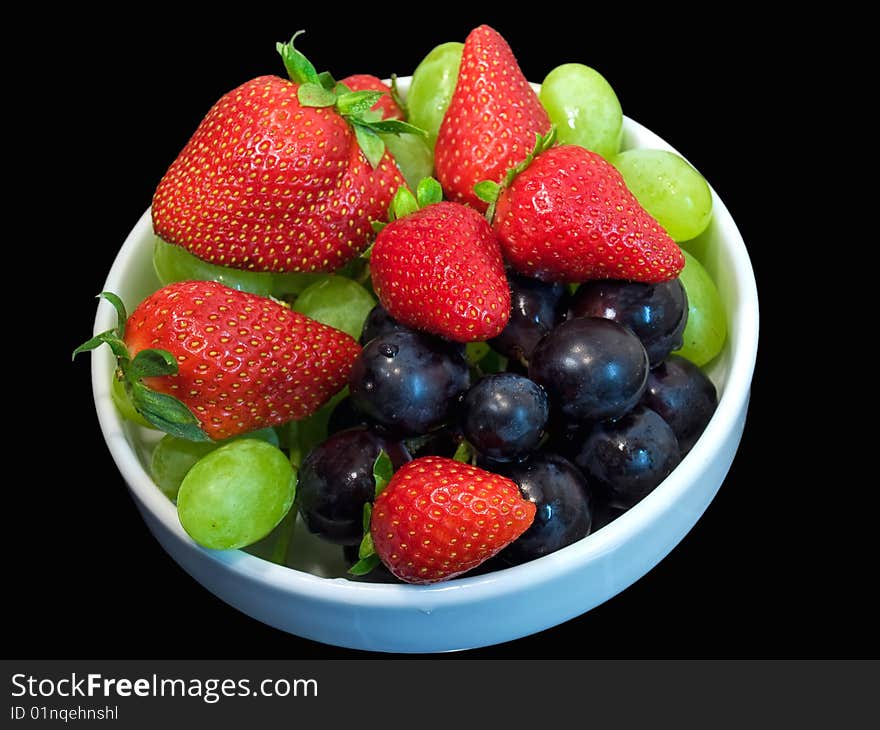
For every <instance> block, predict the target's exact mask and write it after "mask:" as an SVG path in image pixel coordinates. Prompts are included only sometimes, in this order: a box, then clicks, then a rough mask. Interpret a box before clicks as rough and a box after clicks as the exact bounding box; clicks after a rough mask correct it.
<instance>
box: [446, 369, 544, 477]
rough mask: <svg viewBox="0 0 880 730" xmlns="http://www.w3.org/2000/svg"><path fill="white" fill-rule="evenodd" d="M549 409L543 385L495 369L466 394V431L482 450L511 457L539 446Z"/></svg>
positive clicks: (494, 456)
mask: <svg viewBox="0 0 880 730" xmlns="http://www.w3.org/2000/svg"><path fill="white" fill-rule="evenodd" d="M549 413H550V405H549V403H548V401H547V393H546V392H544V389H543V388H542V387H541V386H540V385H538V384H537V383H535V382H533V381H531V380H529V379H528V378H525V377H523V376H522V375H515V374H514V373H495V374H494V375H487V376H485V377H484V378H481V379H480V380H479V381H477V382H476V383H475V384H474V385H473V386H471V389H470V390H469V391H468V392H467V395H466V396H465V397H464V403H463V405H462V417H461V425H462V431H463V433H464V436H465V438H466V439H467V440H468V441H470V443H471V445H472V446H473V447H474V448H475V449H476V450H477V451H479V452H480V453H481V454H483V455H485V456H488V457H489V458H491V459H496V460H499V461H509V460H511V459H518V458H521V457H523V456H525V455H526V454H528V453H529V452H531V451H533V450H534V449H535V448H537V446H538V444H539V443H540V441H541V438H542V437H543V435H544V425H545V424H546V423H547V416H548V415H549Z"/></svg>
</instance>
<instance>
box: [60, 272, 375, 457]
mask: <svg viewBox="0 0 880 730" xmlns="http://www.w3.org/2000/svg"><path fill="white" fill-rule="evenodd" d="M105 296H107V295H105ZM111 297H112V298H111ZM107 298H108V299H111V301H114V300H115V301H114V304H116V305H117V310H118V311H119V317H120V325H119V328H118V329H117V330H111V331H110V332H105V333H103V334H101V335H98V336H97V337H95V338H93V339H92V340H90V341H89V342H87V343H85V344H84V345H83V346H82V347H80V348H79V349H78V350H77V352H80V351H83V350H87V349H93V348H94V347H97V346H98V345H100V344H101V342H106V343H107V344H109V345H110V346H111V348H113V351H114V353H115V354H116V355H117V357H119V359H120V370H121V371H122V373H123V374H124V376H125V378H126V385H127V387H128V389H129V391H130V394H131V397H132V402H133V404H134V405H135V407H136V408H138V410H139V411H140V412H141V413H142V415H143V416H144V417H145V418H146V419H147V420H148V421H150V422H151V423H153V424H154V425H156V426H159V427H160V428H163V430H166V431H168V432H169V433H173V434H175V435H179V436H182V437H184V438H190V439H204V438H205V435H207V437H210V438H212V439H215V440H216V439H225V438H229V437H230V436H235V435H237V434H241V433H247V432H248V431H253V430H255V429H258V428H265V427H267V426H277V425H279V424H282V423H286V422H287V421H291V420H299V419H302V418H305V417H307V416H309V415H311V414H312V413H314V412H315V411H317V410H318V409H319V408H320V407H321V406H322V405H323V404H324V403H326V402H327V400H329V399H330V397H331V396H333V395H334V394H335V393H337V392H338V391H339V390H340V389H341V388H342V387H343V386H344V385H345V383H346V381H347V379H348V374H349V371H350V370H351V367H352V365H353V363H354V361H355V359H356V358H357V356H358V354H359V353H360V349H361V348H360V345H358V343H357V342H355V340H354V339H352V338H351V337H350V336H349V335H347V334H346V333H344V332H340V331H339V330H336V329H333V328H332V327H328V326H326V325H323V324H321V323H319V322H315V321H314V320H312V319H309V318H308V317H306V316H305V315H302V314H299V313H297V312H293V311H291V310H290V309H288V308H287V307H284V306H282V305H281V304H278V303H277V302H275V301H273V300H271V299H267V298H264V297H260V296H257V295H255V294H249V293H247V292H242V291H237V290H235V289H230V288H229V287H227V286H225V285H223V284H219V283H217V282H213V281H183V282H178V283H175V284H169V285H168V286H166V287H163V288H162V289H159V290H158V291H157V292H155V293H153V294H152V295H150V296H149V297H147V298H146V299H145V300H144V301H143V302H141V304H140V305H138V307H137V309H135V311H134V312H133V313H132V315H131V317H129V318H128V321H127V323H125V313H124V309H122V308H121V302H119V300H118V299H117V298H115V297H113V295H110V296H107ZM157 351H164V355H163V353H162V352H157ZM169 353H170V355H169ZM141 381H142V382H141ZM145 386H147V387H145ZM148 388H149V389H148ZM162 394H165V396H173V398H167V397H163V396H162ZM175 399H177V401H179V402H177V403H175ZM181 404H183V406H185V408H184V409H182V410H181V408H182V406H181ZM168 409H170V410H168ZM187 409H188V411H189V414H187V412H186V411H187ZM181 424H182V426H183V428H182V429H178V428H177V426H180V425H181ZM199 428H201V431H202V432H203V433H200V432H199Z"/></svg>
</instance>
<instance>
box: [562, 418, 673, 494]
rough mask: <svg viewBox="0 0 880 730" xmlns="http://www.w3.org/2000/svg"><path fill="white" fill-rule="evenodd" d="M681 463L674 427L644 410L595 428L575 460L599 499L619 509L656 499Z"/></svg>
mask: <svg viewBox="0 0 880 730" xmlns="http://www.w3.org/2000/svg"><path fill="white" fill-rule="evenodd" d="M679 461H681V453H680V451H679V447H678V440H677V439H676V438H675V433H674V432H673V430H672V428H671V427H670V426H669V424H667V423H666V421H664V420H663V419H662V418H661V417H660V416H659V415H658V414H657V413H655V412H654V411H652V410H651V409H649V408H645V407H644V406H637V407H636V408H634V409H633V410H632V411H631V412H630V413H628V414H626V415H625V416H623V418H620V419H618V420H616V421H606V422H605V423H598V424H596V425H595V426H593V428H592V429H591V430H590V432H589V434H588V435H587V437H586V438H585V439H584V442H583V443H582V444H581V446H580V449H579V450H578V453H577V455H576V456H575V463H576V464H577V465H578V466H579V467H580V468H581V469H582V470H583V472H584V474H585V475H586V477H587V479H588V480H589V481H590V484H591V486H592V487H593V489H594V490H596V493H597V496H598V498H599V499H600V500H602V501H603V502H604V503H605V504H607V505H608V506H609V507H611V508H614V509H618V510H621V509H629V508H630V507H632V506H633V505H635V504H637V503H638V502H639V501H641V500H642V499H643V498H644V497H645V496H646V495H648V494H650V493H651V492H652V491H653V490H654V489H655V487H657V485H658V484H660V482H662V481H663V480H664V479H665V478H666V477H667V476H668V475H669V474H670V473H671V472H672V470H673V469H674V468H675V467H676V466H678V463H679Z"/></svg>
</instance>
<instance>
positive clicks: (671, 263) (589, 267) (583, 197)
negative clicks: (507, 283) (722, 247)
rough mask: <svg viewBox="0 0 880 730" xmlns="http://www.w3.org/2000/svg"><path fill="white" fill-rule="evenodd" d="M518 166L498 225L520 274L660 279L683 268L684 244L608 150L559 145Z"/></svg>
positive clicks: (498, 209) (497, 213)
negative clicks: (644, 202)
mask: <svg viewBox="0 0 880 730" xmlns="http://www.w3.org/2000/svg"><path fill="white" fill-rule="evenodd" d="M540 145H541V142H540V141H539V147H540ZM515 172H516V174H515V176H513V175H511V177H512V182H509V183H507V187H502V189H501V191H500V195H498V199H497V201H496V203H495V208H494V217H493V229H494V231H495V233H496V234H497V236H498V240H499V241H500V242H501V248H502V250H503V252H504V257H505V259H506V260H507V261H508V262H509V263H510V265H511V266H512V267H513V268H514V269H516V270H517V271H518V272H519V273H521V274H525V275H526V276H531V277H535V278H538V279H542V280H544V281H558V282H580V281H587V280H589V279H628V280H630V281H641V282H646V283H657V282H661V281H668V280H670V279H674V278H675V277H676V276H678V274H679V272H680V271H681V270H682V268H683V267H684V256H683V255H682V253H681V249H680V248H679V247H678V244H676V243H675V241H673V240H672V238H670V237H669V235H668V234H667V233H666V231H665V230H664V229H663V228H662V226H661V225H660V224H659V223H658V222H657V221H656V220H654V218H652V217H651V215H650V214H649V213H648V212H647V211H645V209H644V208H642V206H641V205H639V203H638V201H637V200H636V198H635V196H634V195H633V194H632V193H631V192H630V191H629V189H628V188H627V187H626V185H625V184H624V181H623V177H622V176H621V174H620V173H619V172H618V171H617V170H616V169H615V168H614V166H613V165H611V163H609V162H607V161H606V160H605V159H604V158H603V157H602V156H601V155H598V154H596V153H595V152H591V151H589V150H587V149H584V148H583V147H578V146H575V145H560V146H558V147H551V148H550V149H547V150H545V151H540V152H538V154H537V156H535V158H534V159H533V160H531V162H530V163H529V164H527V166H525V169H524V170H522V171H515Z"/></svg>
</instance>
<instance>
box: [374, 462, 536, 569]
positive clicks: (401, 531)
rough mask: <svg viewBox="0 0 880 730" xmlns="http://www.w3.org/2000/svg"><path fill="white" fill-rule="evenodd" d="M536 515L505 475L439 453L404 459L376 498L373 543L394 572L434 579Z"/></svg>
mask: <svg viewBox="0 0 880 730" xmlns="http://www.w3.org/2000/svg"><path fill="white" fill-rule="evenodd" d="M534 519H535V504H534V503H533V502H530V501H528V500H526V499H523V497H522V495H521V494H520V491H519V488H518V487H517V486H516V484H515V483H514V482H513V481H511V480H510V479H507V478H506V477H502V476H499V475H498V474H492V473H491V472H488V471H484V470H483V469H478V468H477V467H475V466H471V465H470V464H463V463H461V462H459V461H455V460H453V459H447V458H445V457H442V456H423V457H422V458H420V459H416V460H415V461H411V462H409V463H408V464H404V465H403V466H402V467H401V468H400V469H399V470H398V471H397V472H395V474H394V476H393V477H391V481H390V482H388V485H387V486H386V487H385V488H384V490H383V491H382V492H381V494H379V496H378V497H377V498H376V501H375V504H374V505H373V509H372V515H371V517H370V537H371V540H372V547H373V549H374V550H375V552H376V554H377V555H378V556H379V559H380V560H381V561H382V562H383V563H384V564H385V566H386V567H387V568H388V569H389V570H390V571H391V572H392V573H393V574H394V575H396V576H397V577H398V578H400V579H401V580H405V581H407V582H408V583H435V582H437V581H441V580H447V579H449V578H454V577H455V576H457V575H460V574H461V573H464V572H466V571H468V570H471V569H472V568H475V567H477V566H478V565H479V564H480V563H482V562H484V561H485V560H488V559H489V558H491V557H492V556H493V555H495V554H496V553H498V552H499V551H500V550H502V549H503V548H504V547H506V546H507V545H509V544H510V543H511V542H513V541H514V540H516V538H518V537H519V536H520V535H522V534H523V533H524V532H525V531H526V530H527V529H528V528H529V527H530V526H531V524H532V521H533V520H534Z"/></svg>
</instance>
